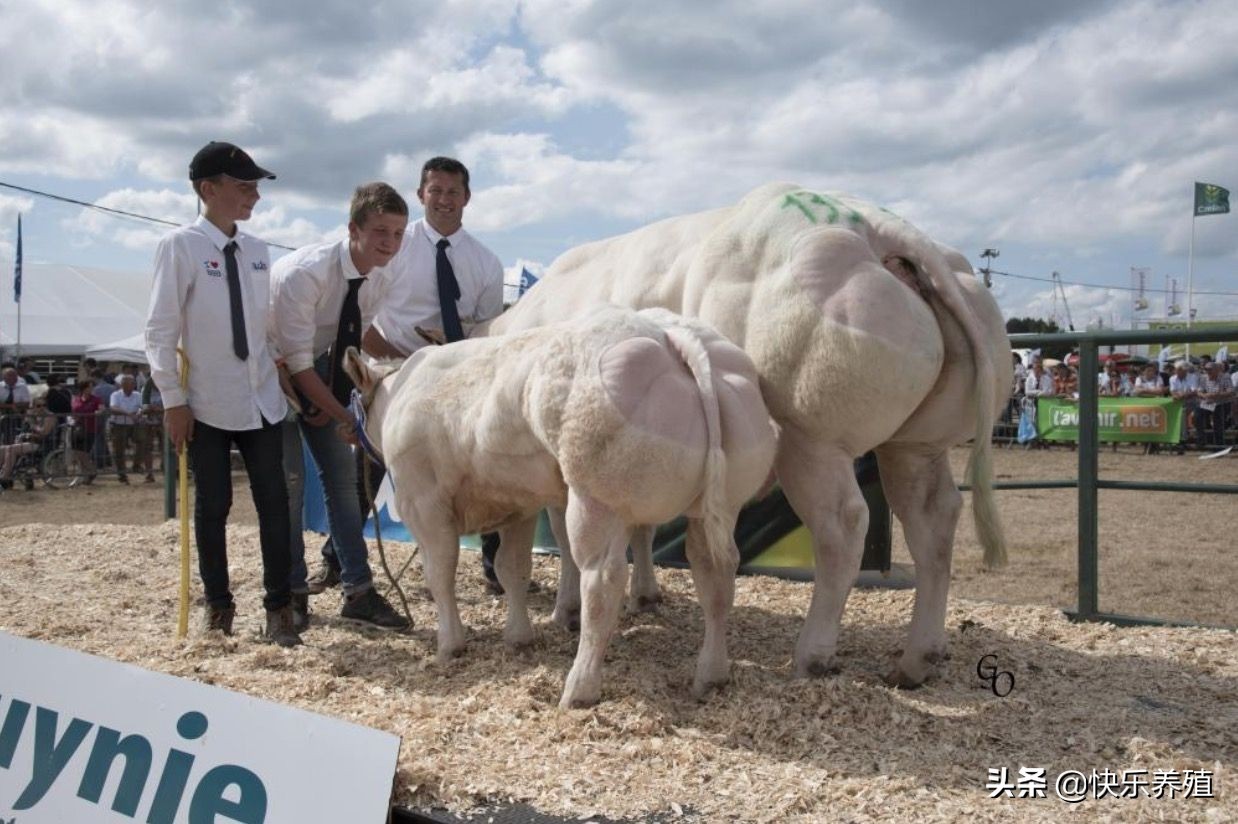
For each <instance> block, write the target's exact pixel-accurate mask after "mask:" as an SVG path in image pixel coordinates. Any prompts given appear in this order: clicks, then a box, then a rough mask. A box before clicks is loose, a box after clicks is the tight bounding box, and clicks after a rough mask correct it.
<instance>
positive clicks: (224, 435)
mask: <svg viewBox="0 0 1238 824" xmlns="http://www.w3.org/2000/svg"><path fill="white" fill-rule="evenodd" d="M233 443H235V444H236V446H237V448H238V449H239V450H240V451H241V458H243V459H244V461H245V472H246V473H247V474H248V475H249V488H250V491H251V492H252V493H253V497H254V507H255V508H256V509H257V510H258V535H259V541H260V543H261V545H262V585H263V587H264V588H265V590H266V595H265V596H263V599H262V604H263V606H264V607H266V608H267V609H269V610H275V609H280V608H282V607H284V606H287V605H288V604H289V603H290V602H291V601H292V591H291V589H290V588H289V586H288V571H289V568H290V566H291V563H292V561H291V558H290V555H289V551H288V544H289V540H290V534H291V533H290V532H289V526H288V490H287V487H286V486H285V484H284V465H283V456H284V450H283V445H284V443H283V435H282V434H281V431H280V424H279V423H274V424H270V423H266V422H265V421H264V422H263V426H262V428H261V429H248V430H245V431H241V432H230V431H228V430H225V429H216V428H215V427H213V426H210V425H208V424H204V423H202V421H195V422H194V425H193V440H191V441H190V442H189V456H190V458H191V459H192V460H193V472H194V487H195V489H194V512H193V526H194V536H195V537H196V538H197V542H198V570H199V571H200V572H201V574H202V586H203V588H204V589H205V590H206V601H207V603H208V604H210V605H211V606H214V607H221V608H227V607H231V606H232V592H231V590H230V589H229V586H228V550H227V544H226V540H225V538H224V527H225V525H226V524H227V521H228V511H229V510H230V509H231V508H232V444H233Z"/></svg>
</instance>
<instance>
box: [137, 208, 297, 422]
mask: <svg viewBox="0 0 1238 824" xmlns="http://www.w3.org/2000/svg"><path fill="white" fill-rule="evenodd" d="M231 241H236V243H237V252H236V260H237V267H238V269H239V270H240V280H241V305H242V308H243V309H244V312H245V335H246V339H247V341H248V343H249V357H248V358H246V359H245V360H241V359H240V358H238V357H237V356H236V353H235V352H234V351H233V348H232V315H231V302H230V297H229V295H228V280H227V272H226V268H225V263H224V253H223V248H224V246H226V245H227V244H228V243H230V242H231ZM270 303H271V299H270V257H269V255H268V253H267V245H266V243H264V242H263V241H261V240H259V239H258V238H256V237H253V236H252V235H248V234H245V233H244V232H241V231H237V233H236V237H234V238H229V237H227V236H226V235H224V233H223V232H221V231H220V230H219V228H218V227H217V226H215V225H214V224H213V223H211V222H210V221H208V220H207V219H206V218H205V217H202V216H199V217H198V219H197V220H195V221H194V222H193V223H191V224H190V225H188V226H182V227H181V228H179V229H174V230H173V231H171V232H169V233H168V234H166V235H164V237H163V239H162V240H160V241H159V247H158V248H157V249H156V250H155V282H154V286H153V287H152V292H151V296H150V310H149V312H148V313H147V317H146V357H147V359H148V360H149V361H150V372H151V377H152V378H153V379H154V381H155V383H156V384H157V385H158V386H159V388H160V391H162V392H163V401H164V404H165V406H167V407H173V406H182V405H184V404H188V405H189V408H190V409H191V410H192V412H193V416H194V418H196V419H197V420H200V421H202V422H203V423H206V424H209V425H210V426H214V427H216V428H218V429H225V430H229V431H234V432H235V431H243V430H247V429H258V428H259V427H261V426H262V420H263V418H265V419H266V420H267V421H269V422H271V423H277V422H279V421H282V420H283V419H284V414H285V411H286V410H287V405H286V403H285V401H284V393H283V392H282V391H280V388H279V379H278V377H277V376H276V373H275V356H274V355H275V353H274V350H273V349H272V347H270V346H269V345H268V343H267V318H268V312H269V310H270ZM178 344H181V345H183V347H184V349H185V353H186V355H187V356H188V358H189V389H188V392H186V391H185V390H183V389H181V384H180V364H179V363H178V361H177V355H176V347H177V345H178Z"/></svg>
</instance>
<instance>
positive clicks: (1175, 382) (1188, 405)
mask: <svg viewBox="0 0 1238 824" xmlns="http://www.w3.org/2000/svg"><path fill="white" fill-rule="evenodd" d="M1189 370H1190V364H1188V363H1187V362H1186V361H1185V360H1177V361H1174V372H1173V374H1172V375H1170V376H1169V395H1170V397H1172V398H1173V399H1174V400H1177V401H1182V429H1181V431H1180V432H1179V433H1178V445H1177V446H1176V447H1174V451H1175V452H1176V453H1178V454H1179V455H1181V454H1182V453H1183V452H1185V451H1186V449H1185V446H1184V442H1185V441H1186V422H1187V419H1188V418H1193V417H1194V415H1195V406H1196V404H1198V403H1199V375H1196V374H1195V373H1194V372H1191V371H1189Z"/></svg>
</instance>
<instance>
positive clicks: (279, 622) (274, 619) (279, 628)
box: [262, 596, 301, 647]
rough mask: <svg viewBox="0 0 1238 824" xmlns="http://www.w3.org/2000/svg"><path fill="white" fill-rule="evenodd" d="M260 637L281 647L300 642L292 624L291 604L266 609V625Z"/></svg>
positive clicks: (291, 645) (293, 645) (299, 637)
mask: <svg viewBox="0 0 1238 824" xmlns="http://www.w3.org/2000/svg"><path fill="white" fill-rule="evenodd" d="M294 597H295V596H294ZM262 637H263V639H265V640H267V641H271V642H273V643H276V644H279V645H280V646H281V647H295V646H297V645H298V644H300V643H301V636H300V635H297V631H296V629H295V628H294V626H293V617H292V604H286V605H284V606H282V607H280V608H279V609H268V610H267V626H266V629H265V630H264V631H263V633H262Z"/></svg>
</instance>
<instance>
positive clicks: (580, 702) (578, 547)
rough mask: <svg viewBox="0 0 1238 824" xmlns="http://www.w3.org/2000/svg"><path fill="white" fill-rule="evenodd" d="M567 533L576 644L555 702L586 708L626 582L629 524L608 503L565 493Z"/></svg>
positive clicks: (598, 681) (592, 700)
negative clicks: (575, 585)
mask: <svg viewBox="0 0 1238 824" xmlns="http://www.w3.org/2000/svg"><path fill="white" fill-rule="evenodd" d="M567 531H568V535H569V538H570V540H571V544H572V553H573V555H574V556H575V558H576V563H577V564H578V566H579V568H580V595H581V612H580V642H579V644H578V646H577V648H576V660H575V662H574V663H573V664H572V669H571V672H569V673H568V675H567V683H566V684H565V685H564V687H563V697H562V698H561V699H560V701H559V706H560V707H562V708H563V709H569V708H572V707H588V706H592V705H593V704H596V703H597V701H598V699H599V698H600V697H601V695H602V662H603V661H604V659H605V657H606V647H607V646H608V645H609V644H610V638H611V635H612V634H613V633H614V631H615V627H616V626H618V624H619V611H620V609H621V608H622V606H623V591H624V587H625V586H626V585H627V576H628V561H627V557H626V550H627V545H628V528H627V525H626V524H624V523H623V521H622V520H620V519H619V516H618V515H616V514H615V513H614V511H612V510H611V509H610V508H609V507H607V506H605V505H603V504H601V503H599V502H597V501H595V500H593V499H591V498H588V497H587V496H583V495H582V496H578V495H576V494H575V493H572V492H569V493H568V499H567Z"/></svg>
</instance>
